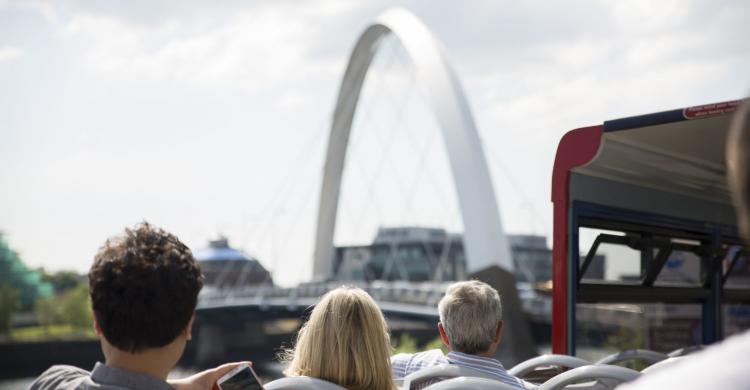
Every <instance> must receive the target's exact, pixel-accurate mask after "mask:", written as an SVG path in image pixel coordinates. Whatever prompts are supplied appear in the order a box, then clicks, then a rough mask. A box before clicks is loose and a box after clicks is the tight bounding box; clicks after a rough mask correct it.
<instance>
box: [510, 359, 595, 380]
mask: <svg viewBox="0 0 750 390" xmlns="http://www.w3.org/2000/svg"><path fill="white" fill-rule="evenodd" d="M590 364H591V362H590V361H588V360H584V359H581V358H579V357H575V356H568V355H554V354H552V355H541V356H537V357H535V358H531V359H529V360H526V361H523V362H521V363H518V364H516V365H515V366H513V368H511V369H510V370H508V373H509V374H511V375H515V376H517V377H519V378H523V377H524V376H525V375H527V374H529V373H531V372H533V371H534V370H536V369H537V368H540V367H549V366H555V367H560V368H576V367H581V366H587V365H590Z"/></svg>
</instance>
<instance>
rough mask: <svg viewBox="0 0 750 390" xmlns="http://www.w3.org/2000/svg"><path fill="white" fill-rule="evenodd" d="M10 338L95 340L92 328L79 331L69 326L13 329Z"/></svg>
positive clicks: (21, 339) (18, 339) (27, 339)
mask: <svg viewBox="0 0 750 390" xmlns="http://www.w3.org/2000/svg"><path fill="white" fill-rule="evenodd" d="M10 336H11V337H10V338H11V339H12V340H14V341H43V340H81V339H95V338H96V337H97V336H96V332H94V329H93V328H92V327H89V328H86V329H79V328H74V327H72V326H70V325H50V326H27V327H23V328H15V329H12V330H11V332H10Z"/></svg>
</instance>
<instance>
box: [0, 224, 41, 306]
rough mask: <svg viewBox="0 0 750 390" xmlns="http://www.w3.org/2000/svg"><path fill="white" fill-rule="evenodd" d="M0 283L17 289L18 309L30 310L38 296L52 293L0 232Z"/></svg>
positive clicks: (38, 274) (36, 272)
mask: <svg viewBox="0 0 750 390" xmlns="http://www.w3.org/2000/svg"><path fill="white" fill-rule="evenodd" d="M0 284H8V285H10V286H11V287H12V288H14V289H15V290H17V291H18V294H19V301H20V305H21V307H20V309H21V310H31V309H32V307H33V306H34V302H35V301H36V300H37V298H39V297H49V296H51V295H52V292H53V291H52V286H51V285H50V284H49V283H47V282H44V281H42V278H41V274H40V273H39V272H38V271H33V270H30V269H28V267H26V265H25V264H24V263H23V261H22V260H21V258H20V257H19V256H18V253H16V252H15V251H14V250H12V249H11V248H10V246H8V244H7V243H6V242H5V239H4V237H3V236H2V234H0Z"/></svg>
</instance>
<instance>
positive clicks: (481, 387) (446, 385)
mask: <svg viewBox="0 0 750 390" xmlns="http://www.w3.org/2000/svg"><path fill="white" fill-rule="evenodd" d="M424 390H518V387H515V386H511V385H509V384H507V383H503V382H500V381H498V380H492V379H486V378H470V377H459V378H453V379H448V380H444V381H442V382H438V383H435V384H432V385H430V386H427V387H425V389H424Z"/></svg>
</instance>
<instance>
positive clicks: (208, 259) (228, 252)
mask: <svg viewBox="0 0 750 390" xmlns="http://www.w3.org/2000/svg"><path fill="white" fill-rule="evenodd" d="M194 256H195V259H196V260H197V261H198V263H199V264H200V266H201V270H202V271H203V275H204V277H205V279H204V281H203V283H204V284H205V285H206V286H211V287H215V288H234V287H243V286H258V285H262V284H273V278H272V277H271V274H270V273H269V272H268V271H267V270H266V269H265V268H263V266H262V265H261V264H260V262H258V260H257V259H255V258H253V257H251V256H249V255H247V254H245V253H244V252H242V251H240V250H237V249H234V248H232V247H230V246H229V242H228V240H227V239H226V238H225V237H221V238H219V239H217V240H213V241H210V242H209V245H208V247H207V248H203V249H199V250H197V251H195V253H194Z"/></svg>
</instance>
